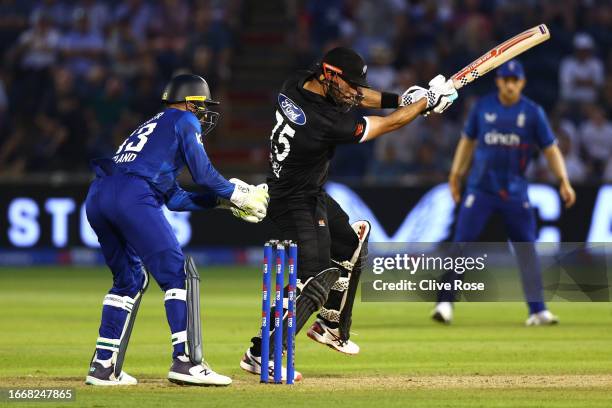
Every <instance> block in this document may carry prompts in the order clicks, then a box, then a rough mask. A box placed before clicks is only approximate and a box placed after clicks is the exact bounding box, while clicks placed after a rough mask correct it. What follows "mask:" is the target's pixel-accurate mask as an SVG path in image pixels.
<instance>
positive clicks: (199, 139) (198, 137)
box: [195, 132, 204, 146]
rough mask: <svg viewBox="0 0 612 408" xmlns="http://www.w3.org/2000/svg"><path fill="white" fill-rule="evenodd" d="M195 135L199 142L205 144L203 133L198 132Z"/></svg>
mask: <svg viewBox="0 0 612 408" xmlns="http://www.w3.org/2000/svg"><path fill="white" fill-rule="evenodd" d="M195 136H196V140H197V141H198V143H199V144H201V145H202V146H204V141H203V140H202V134H201V133H198V132H196V134H195Z"/></svg>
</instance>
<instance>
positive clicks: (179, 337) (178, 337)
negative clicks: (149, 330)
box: [170, 330, 187, 346]
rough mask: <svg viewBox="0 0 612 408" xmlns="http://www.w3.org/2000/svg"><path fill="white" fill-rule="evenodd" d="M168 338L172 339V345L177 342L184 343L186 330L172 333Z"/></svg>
mask: <svg viewBox="0 0 612 408" xmlns="http://www.w3.org/2000/svg"><path fill="white" fill-rule="evenodd" d="M170 340H171V341H172V345H173V346H174V345H175V344H179V343H185V342H186V341H187V330H183V331H180V332H177V333H172V334H171V335H170Z"/></svg>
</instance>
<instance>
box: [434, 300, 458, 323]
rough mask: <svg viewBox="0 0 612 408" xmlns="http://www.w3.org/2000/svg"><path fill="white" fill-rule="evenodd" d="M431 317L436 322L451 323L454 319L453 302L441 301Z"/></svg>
mask: <svg viewBox="0 0 612 408" xmlns="http://www.w3.org/2000/svg"><path fill="white" fill-rule="evenodd" d="M431 318H432V319H433V320H435V321H436V322H440V323H444V324H451V322H452V321H453V304H452V303H451V302H440V303H438V304H437V305H436V307H435V308H434V310H433V311H432V312H431Z"/></svg>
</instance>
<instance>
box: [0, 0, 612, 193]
mask: <svg viewBox="0 0 612 408" xmlns="http://www.w3.org/2000/svg"><path fill="white" fill-rule="evenodd" d="M270 1H272V0H270ZM275 1H276V2H277V3H278V4H279V7H281V8H285V9H284V10H279V12H280V13H286V16H287V18H288V19H289V24H288V25H287V27H289V32H287V33H283V34H286V35H284V38H286V41H287V43H288V49H289V50H292V52H293V55H287V56H286V57H287V59H290V60H295V66H296V67H305V66H308V65H309V64H311V63H312V62H313V61H315V60H316V59H317V58H319V57H320V56H321V54H322V53H323V52H324V51H325V50H327V49H329V48H330V47H333V46H336V45H348V46H351V47H354V48H356V49H357V50H358V51H359V52H360V53H361V54H362V55H363V56H364V57H365V58H366V60H367V61H368V65H369V69H368V78H369V82H370V83H371V85H372V86H373V87H375V88H377V89H381V90H389V91H393V90H394V91H396V92H398V93H401V92H402V91H403V90H404V89H406V88H407V87H409V86H411V85H414V84H419V85H426V84H427V82H428V81H429V79H431V78H432V77H434V76H435V75H436V74H438V73H443V74H445V75H451V74H452V73H454V72H455V71H457V70H458V69H460V68H461V67H463V66H465V65H466V64H467V63H469V62H470V61H472V60H473V59H475V58H476V57H478V56H480V55H481V54H482V53H483V52H484V51H486V50H488V49H489V48H491V47H493V46H494V45H496V44H498V43H499V42H501V41H503V40H505V39H507V38H509V37H511V36H513V35H515V34H517V33H518V32H520V31H523V30H524V29H526V28H529V27H532V26H535V25H537V24H539V23H545V24H547V25H548V27H549V29H550V31H551V33H552V38H551V39H550V40H549V41H548V42H547V43H545V44H544V45H542V46H540V47H536V48H534V49H532V50H530V51H529V52H527V53H526V54H524V55H522V56H521V57H520V59H521V61H522V62H523V64H524V66H525V70H526V73H527V87H526V89H525V94H526V96H528V97H530V98H532V99H534V100H535V101H536V102H538V103H540V104H541V105H543V106H544V108H545V109H546V111H547V112H548V114H549V118H550V121H551V124H552V126H553V128H554V131H555V133H556V136H557V138H558V140H559V145H560V146H561V150H562V151H563V153H564V155H565V157H566V160H567V164H568V168H569V173H570V178H571V179H572V180H573V181H574V182H577V183H580V182H595V183H598V182H602V181H612V159H611V157H612V154H611V153H612V122H611V121H610V118H612V5H611V4H610V2H607V1H606V2H604V1H599V0H563V1H558V0H538V1H536V0H275ZM251 3H252V4H251ZM245 5H247V6H248V7H245ZM249 7H251V9H252V7H257V2H256V1H254V0H159V1H153V0H124V1H119V0H114V1H96V0H0V56H1V57H2V59H1V61H2V63H1V64H0V177H1V176H6V175H13V176H15V175H16V176H19V175H20V174H24V173H32V172H49V171H56V170H63V171H68V172H77V171H82V172H87V171H88V167H87V163H88V160H89V158H91V157H96V156H100V155H106V154H110V153H112V152H113V151H114V149H115V146H117V145H118V144H120V142H121V141H122V140H123V139H124V138H125V137H126V136H127V135H128V134H129V133H130V132H131V131H132V130H133V129H134V127H135V126H137V125H138V123H139V122H140V121H142V120H143V119H144V118H146V117H147V116H150V115H151V114H153V113H155V112H156V111H157V110H158V109H159V95H160V94H161V88H162V86H163V84H164V83H165V82H166V81H167V79H169V78H170V77H171V75H172V74H174V73H176V72H178V71H179V70H191V71H193V72H196V73H200V74H204V75H205V76H206V78H207V80H208V81H209V83H211V85H212V88H213V90H214V92H215V97H216V99H222V100H224V89H225V88H226V87H227V86H228V84H229V83H230V82H231V80H232V72H231V69H230V67H232V64H231V60H232V56H233V55H235V54H236V50H237V49H238V48H239V47H240V45H241V44H240V41H238V40H237V38H239V35H238V33H239V32H240V29H241V28H242V27H241V24H243V21H242V20H243V19H242V17H241V13H244V10H245V9H246V10H248V9H249ZM294 23H295V24H294ZM268 29H270V30H274V29H277V30H285V26H279V27H268ZM494 90H495V86H494V82H493V75H489V76H487V77H485V78H484V79H482V80H479V81H476V82H474V83H473V84H470V86H468V87H465V88H463V89H462V90H461V94H460V99H459V101H458V103H456V104H455V106H453V107H452V108H451V109H450V110H449V111H448V112H447V113H445V114H444V115H442V116H436V115H431V116H430V117H429V118H427V119H418V120H417V121H416V123H414V124H413V125H411V126H408V127H405V128H403V129H401V130H399V131H397V132H395V134H393V135H388V136H386V137H383V138H379V139H377V141H376V142H375V143H372V144H366V145H360V146H347V147H343V148H341V149H338V151H337V158H336V160H335V162H334V164H333V168H332V170H333V174H334V175H336V176H337V177H348V178H352V179H354V180H366V181H372V182H391V183H396V182H403V183H422V182H438V181H442V180H445V179H446V176H447V173H448V170H449V168H450V164H451V161H452V156H453V151H454V148H455V146H456V143H457V141H458V138H459V136H460V134H461V129H462V125H463V121H464V118H465V116H466V115H467V112H468V111H469V109H470V107H471V106H472V104H473V103H474V101H475V100H476V98H477V97H478V96H480V95H483V94H485V93H487V92H492V91H494ZM274 91H275V90H274V89H270V93H273V92H274ZM270 104H271V102H270ZM270 106H271V105H270ZM254 137H257V138H260V139H261V140H262V145H263V144H265V141H266V140H267V137H268V135H267V134H265V135H264V134H258V135H254ZM534 159H535V160H534V161H533V166H532V168H531V169H530V170H529V172H530V175H531V176H532V177H534V178H536V179H539V180H550V173H549V172H548V171H546V165H545V163H544V162H543V160H542V158H541V157H537V153H536V157H534ZM216 164H218V165H220V166H221V167H222V166H223V163H222V162H220V163H216ZM259 164H260V168H261V169H262V170H265V164H262V163H259ZM255 167H257V166H255ZM258 168H259V167H258Z"/></svg>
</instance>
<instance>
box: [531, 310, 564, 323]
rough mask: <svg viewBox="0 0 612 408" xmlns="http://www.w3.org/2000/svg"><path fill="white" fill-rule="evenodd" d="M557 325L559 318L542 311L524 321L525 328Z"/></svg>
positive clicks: (547, 311)
mask: <svg viewBox="0 0 612 408" xmlns="http://www.w3.org/2000/svg"><path fill="white" fill-rule="evenodd" d="M558 323H559V318H558V317H557V316H555V315H554V314H552V313H550V311H549V310H542V311H541V312H538V313H532V314H531V315H529V318H527V320H526V321H525V326H552V325H554V324H558Z"/></svg>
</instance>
